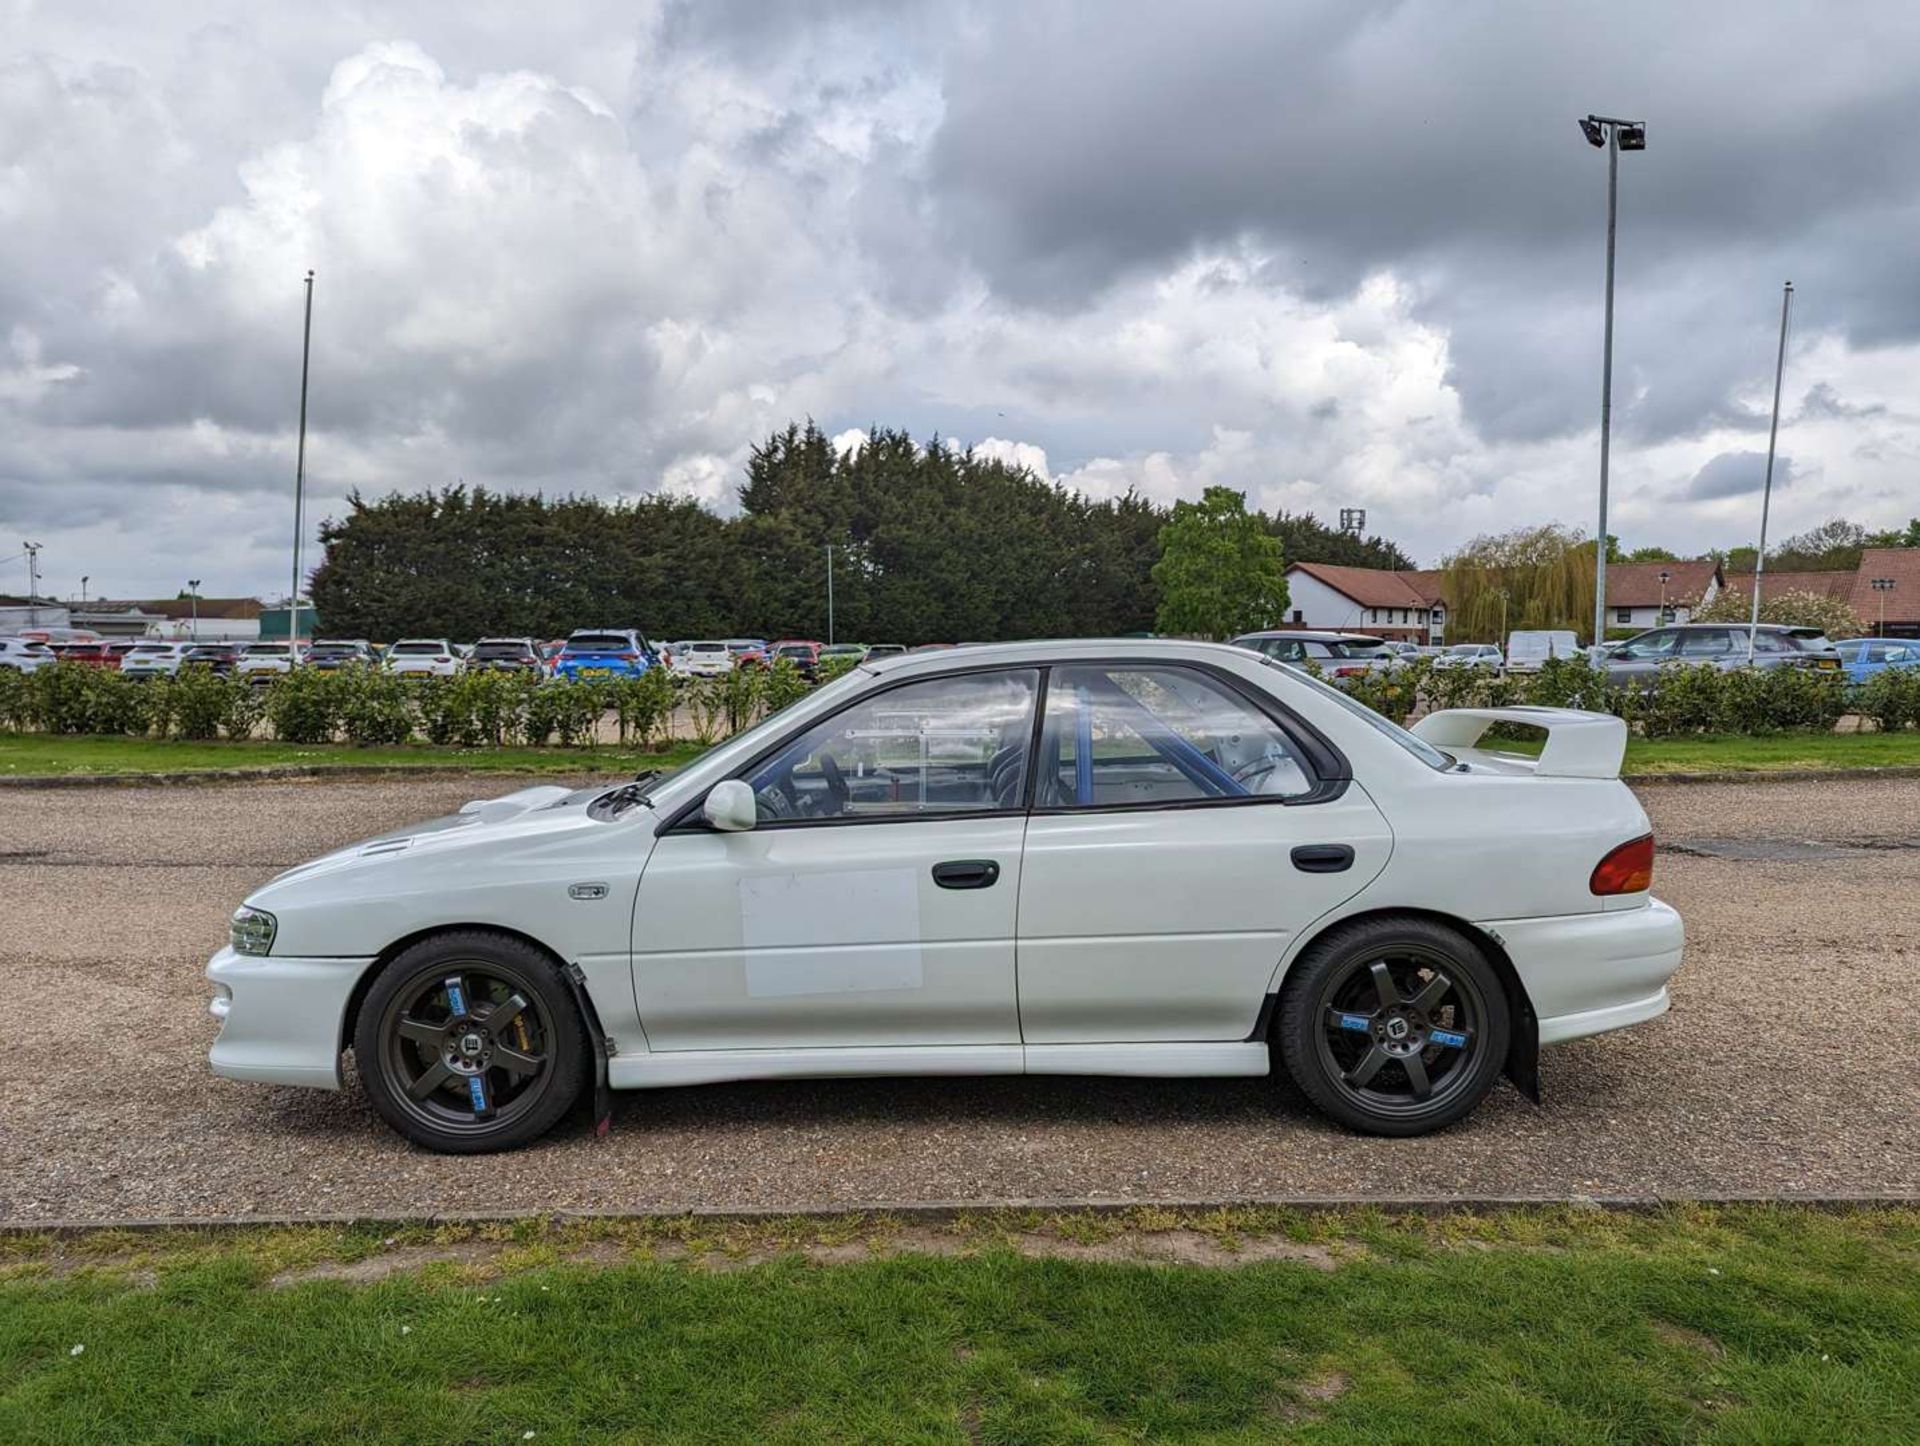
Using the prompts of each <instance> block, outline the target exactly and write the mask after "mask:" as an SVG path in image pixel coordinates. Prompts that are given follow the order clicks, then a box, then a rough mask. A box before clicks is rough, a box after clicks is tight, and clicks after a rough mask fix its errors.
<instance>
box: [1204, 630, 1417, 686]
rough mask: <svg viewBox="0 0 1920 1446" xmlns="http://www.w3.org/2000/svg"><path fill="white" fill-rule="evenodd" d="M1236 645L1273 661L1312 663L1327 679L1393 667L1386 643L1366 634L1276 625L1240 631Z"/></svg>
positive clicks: (1235, 640)
mask: <svg viewBox="0 0 1920 1446" xmlns="http://www.w3.org/2000/svg"><path fill="white" fill-rule="evenodd" d="M1232 646H1234V647H1236V648H1250V649H1252V650H1253V651H1254V652H1256V653H1259V654H1260V655H1261V656H1263V657H1267V658H1271V659H1273V660H1274V661H1275V662H1276V663H1295V664H1305V663H1311V664H1312V665H1313V666H1314V667H1316V668H1318V669H1319V670H1320V671H1321V672H1322V673H1325V674H1326V675H1327V676H1328V677H1330V678H1349V677H1356V676H1358V675H1359V674H1362V673H1366V672H1371V671H1373V670H1375V669H1385V668H1390V667H1392V666H1393V664H1394V662H1395V658H1394V655H1393V654H1392V653H1391V652H1389V651H1388V649H1387V645H1386V642H1385V641H1384V640H1383V639H1381V638H1376V637H1372V636H1370V635H1368V634H1366V633H1338V632H1325V631H1316V630H1313V629H1307V628H1275V629H1271V630H1269V631H1266V632H1258V633H1242V634H1241V635H1240V636H1239V637H1237V638H1235V639H1234V640H1233V644H1232Z"/></svg>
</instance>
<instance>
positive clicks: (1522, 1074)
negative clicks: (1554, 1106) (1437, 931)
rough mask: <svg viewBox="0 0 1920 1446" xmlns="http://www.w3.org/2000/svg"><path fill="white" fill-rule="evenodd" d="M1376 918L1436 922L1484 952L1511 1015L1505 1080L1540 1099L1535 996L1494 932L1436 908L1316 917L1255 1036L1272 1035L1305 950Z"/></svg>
mask: <svg viewBox="0 0 1920 1446" xmlns="http://www.w3.org/2000/svg"><path fill="white" fill-rule="evenodd" d="M1376 919H1424V920H1426V921H1427V922H1428V923H1433V924H1440V925H1443V926H1445V927H1446V928H1449V929H1452V930H1454V931H1455V932H1456V933H1459V934H1462V935H1464V936H1465V937H1466V938H1467V939H1469V940H1471V941H1472V942H1473V944H1474V945H1475V946H1476V947H1477V948H1479V950H1480V951H1481V952H1482V953H1483V954H1485V955H1486V956H1487V962H1488V963H1489V964H1491V965H1492V966H1493V972H1494V973H1495V974H1497V975H1498V976H1499V977H1500V985H1501V988H1502V990H1503V991H1504V992H1505V994H1506V997H1507V1011H1508V1014H1509V1015H1510V1016H1511V1019H1512V1029H1511V1031H1510V1038H1509V1041H1508V1045H1507V1061H1506V1066H1505V1073H1506V1075H1507V1078H1508V1079H1510V1080H1512V1081H1513V1084H1514V1088H1516V1089H1518V1090H1519V1091H1520V1093H1522V1094H1523V1095H1525V1096H1526V1097H1527V1098H1528V1099H1530V1100H1532V1101H1533V1102H1534V1103H1535V1104H1538V1103H1539V1102H1540V1069H1539V1055H1540V1020H1539V1018H1538V1016H1537V1015H1535V1014H1534V1012H1533V1000H1532V999H1531V998H1529V997H1528V995H1527V986H1526V985H1525V984H1524V983H1523V982H1522V981H1521V978H1520V971H1519V970H1517V969H1515V968H1514V967H1513V958H1512V956H1511V955H1509V954H1508V953H1507V946H1506V945H1505V944H1504V943H1502V942H1501V940H1500V938H1499V937H1498V936H1497V935H1495V934H1494V933H1492V932H1491V931H1489V930H1486V929H1483V928H1481V927H1480V926H1479V925H1478V924H1475V923H1472V922H1471V921H1469V920H1466V919H1462V918H1460V917H1458V916H1457V915H1454V914H1449V913H1446V912H1445V911H1444V910H1440V909H1419V908H1378V909H1362V910H1360V911H1359V912H1358V913H1353V914H1341V915H1338V916H1337V917H1331V918H1325V919H1322V920H1320V921H1319V923H1318V924H1317V926H1316V927H1315V928H1314V929H1313V930H1312V932H1311V933H1308V934H1306V935H1303V936H1302V937H1301V938H1300V939H1298V940H1296V941H1295V943H1294V945H1293V948H1292V949H1291V950H1290V952H1289V953H1288V954H1287V957H1286V959H1285V960H1284V962H1283V963H1282V964H1281V966H1280V969H1279V971H1278V972H1277V973H1276V974H1275V975H1274V979H1273V984H1272V986H1271V990H1270V992H1269V993H1268V995H1267V997H1266V999H1265V1001H1264V1002H1263V1003H1262V1005H1261V1008H1260V1018H1259V1023H1258V1025H1257V1027H1256V1029H1255V1032H1254V1038H1256V1039H1265V1038H1269V1037H1270V1036H1271V1034H1272V1030H1273V1023H1274V1015H1275V1013H1276V1010H1277V1007H1278V1004H1279V1000H1280V990H1281V987H1282V986H1283V985H1284V984H1285V983H1286V980H1287V976H1288V975H1290V974H1292V973H1293V971H1294V970H1295V969H1296V968H1297V967H1298V966H1299V963H1300V960H1301V959H1302V958H1303V957H1304V956H1305V955H1306V953H1307V951H1308V950H1309V949H1311V948H1313V946H1314V945H1315V944H1318V943H1319V942H1320V941H1321V940H1322V939H1323V938H1325V937H1326V936H1327V935H1328V934H1330V933H1332V932H1333V931H1334V930H1335V929H1341V928H1345V927H1346V926H1347V925H1349V924H1360V923H1368V922H1371V921H1373V920H1376Z"/></svg>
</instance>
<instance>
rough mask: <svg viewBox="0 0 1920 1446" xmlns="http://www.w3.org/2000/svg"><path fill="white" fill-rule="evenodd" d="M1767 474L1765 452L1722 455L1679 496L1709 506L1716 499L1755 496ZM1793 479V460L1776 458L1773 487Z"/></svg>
mask: <svg viewBox="0 0 1920 1446" xmlns="http://www.w3.org/2000/svg"><path fill="white" fill-rule="evenodd" d="M1766 472H1767V454H1766V453H1765V452H1722V453H1720V455H1719V456H1717V457H1714V458H1712V459H1711V460H1709V461H1708V462H1707V463H1706V465H1705V466H1703V467H1701V469H1700V470H1699V471H1698V472H1695V473H1694V474H1693V479H1692V480H1691V481H1690V482H1688V483H1687V484H1686V486H1685V487H1683V488H1681V489H1680V494H1679V495H1680V496H1682V497H1684V498H1686V499H1688V500H1689V501H1693V502H1710V501H1712V500H1714V499H1715V498H1719V497H1739V496H1741V495H1743V494H1745V493H1748V492H1758V491H1759V490H1760V487H1761V484H1762V483H1763V482H1764V481H1765V480H1766ZM1793 475H1794V474H1793V458H1791V457H1783V456H1778V455H1776V456H1775V457H1774V459H1773V485H1774V486H1775V487H1785V486H1787V485H1788V484H1789V483H1790V482H1792V481H1793Z"/></svg>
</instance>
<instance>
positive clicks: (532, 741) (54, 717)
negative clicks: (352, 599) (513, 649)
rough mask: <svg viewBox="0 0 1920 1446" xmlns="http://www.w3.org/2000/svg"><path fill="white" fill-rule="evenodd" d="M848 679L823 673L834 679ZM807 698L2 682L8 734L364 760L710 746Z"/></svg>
mask: <svg viewBox="0 0 1920 1446" xmlns="http://www.w3.org/2000/svg"><path fill="white" fill-rule="evenodd" d="M838 671H840V669H838V668H833V667H828V668H826V669H823V672H825V673H826V674H827V675H828V676H832V675H833V674H834V673H836V672H838ZM809 686H810V684H809V683H808V681H807V680H806V679H805V678H803V677H802V676H801V675H800V673H799V672H798V671H797V670H796V669H795V668H794V666H793V664H792V663H790V662H787V661H785V660H781V661H780V662H778V663H777V664H775V665H774V666H773V667H771V668H755V669H748V670H736V671H734V672H732V673H729V674H727V675H725V676H724V677H719V678H703V679H694V680H688V679H675V678H672V677H670V676H669V675H668V674H667V673H666V671H665V670H663V669H659V668H653V669H649V670H648V671H647V672H645V673H643V674H641V675H640V676H639V677H637V678H616V679H605V680H602V679H565V678H553V679H548V678H536V677H529V676H525V675H520V674H513V673H463V674H461V675H459V676H458V677H453V678H404V677H396V676H395V675H393V674H391V673H383V672H378V671H375V670H370V669H343V670H341V671H338V672H320V671H317V670H315V669H312V668H298V669H295V670H294V671H293V672H291V673H287V674H282V675H279V676H277V677H275V678H274V679H273V680H272V681H271V682H268V683H251V682H247V681H245V680H242V679H238V678H233V677H223V676H219V675H216V674H214V673H212V672H209V671H208V670H207V669H205V668H200V667H193V668H187V669H183V670H182V671H181V673H180V675H179V676H178V677H174V678H153V679H151V680H140V679H134V678H129V677H127V676H125V675H124V674H122V673H119V672H116V671H114V670H113V669H110V668H90V667H85V666H83V665H81V664H78V663H56V664H54V665H52V666H51V667H46V668H42V669H40V670H39V671H37V672H34V673H26V674H22V673H18V672H14V671H12V670H0V728H5V729H8V730H11V731H14V732H44V733H107V734H125V735H131V736H134V737H153V738H187V739H213V738H228V739H242V738H252V737H255V736H257V735H258V734H260V733H261V732H262V731H265V732H266V733H268V734H270V735H271V736H272V737H275V738H279V739H282V740H284V741H285V742H288V743H332V742H337V741H344V742H347V743H353V744H359V745H361V746H363V747H380V746H391V745H395V744H402V743H414V742H425V743H432V744H439V745H443V746H447V745H450V746H457V747H467V748H475V747H497V746H500V745H505V744H522V745H540V744H547V743H559V744H561V745H562V746H564V747H580V746H591V745H592V744H593V743H594V742H595V741H596V737H597V734H598V729H599V726H600V723H601V720H602V719H603V718H605V717H606V716H607V715H608V714H611V715H612V716H613V719H614V722H615V724H616V727H617V729H618V732H619V738H620V742H621V743H622V744H624V745H627V746H637V747H643V748H644V747H656V746H664V745H665V744H667V743H670V742H672V741H673V739H674V738H675V737H676V736H684V737H688V738H691V739H693V740H694V741H696V742H702V743H710V742H712V741H714V740H715V739H718V738H722V737H726V736H727V735H729V734H732V733H735V732H738V731H739V730H740V729H742V728H744V727H746V726H747V725H748V724H749V723H751V722H753V721H754V720H755V719H756V718H759V717H761V716H763V715H764V714H766V713H769V712H772V711H774V710H776V709H779V708H784V707H785V706H786V705H787V704H788V703H791V702H792V701H794V699H796V698H798V697H800V696H801V695H803V694H804V693H805V692H806V691H807V689H808V688H809Z"/></svg>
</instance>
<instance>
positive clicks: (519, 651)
mask: <svg viewBox="0 0 1920 1446" xmlns="http://www.w3.org/2000/svg"><path fill="white" fill-rule="evenodd" d="M473 655H474V657H475V658H479V659H487V658H530V657H532V656H533V649H532V648H531V647H529V646H528V645H527V644H525V643H475V644H474V646H473Z"/></svg>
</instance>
